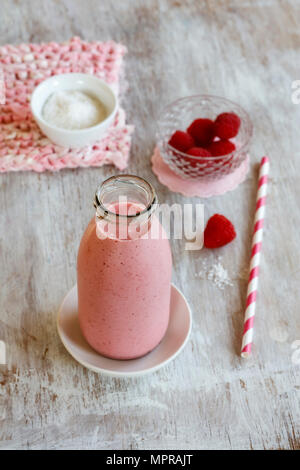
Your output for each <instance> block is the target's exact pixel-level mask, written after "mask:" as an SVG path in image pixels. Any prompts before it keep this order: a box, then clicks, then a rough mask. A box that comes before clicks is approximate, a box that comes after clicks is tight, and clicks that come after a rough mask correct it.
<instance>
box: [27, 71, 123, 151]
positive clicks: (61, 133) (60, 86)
mask: <svg viewBox="0 0 300 470" xmlns="http://www.w3.org/2000/svg"><path fill="white" fill-rule="evenodd" d="M75 91H77V92H80V93H69V92H75ZM79 95H80V96H79ZM84 95H85V96H86V97H87V99H86V103H87V106H89V107H90V108H91V105H92V103H95V106H96V104H97V105H99V106H101V108H102V109H105V114H103V115H101V118H100V117H99V122H96V123H95V122H94V121H92V125H90V126H88V127H81V126H80V115H81V113H82V111H83V110H84V109H85V108H84V106H85V101H84V99H82V97H84ZM56 96H60V98H61V97H65V98H66V99H65V100H64V99H58V100H53V97H54V98H55V97H56ZM76 97H77V99H78V98H80V97H81V101H78V106H76ZM49 100H53V101H55V103H56V106H57V108H55V107H52V109H51V110H52V115H53V109H54V110H55V109H57V113H58V114H59V116H58V119H57V121H56V120H55V116H54V119H52V120H49V119H48V120H47V119H46V116H49V113H45V105H46V104H47V103H48V102H49ZM68 100H69V101H68ZM71 100H72V101H71ZM30 106H31V111H32V114H33V117H34V119H35V121H36V123H37V124H38V126H39V128H40V129H41V131H42V132H43V133H44V134H45V135H46V136H47V137H48V138H49V139H50V140H51V141H52V142H53V143H55V144H57V145H61V146H63V147H70V148H78V147H84V146H85V145H89V144H92V143H94V142H96V141H98V140H101V139H102V138H103V137H104V136H105V134H106V131H107V129H108V128H109V126H110V125H111V124H112V122H113V120H114V118H115V115H116V112H117V109H118V99H117V96H116V94H115V92H114V91H113V89H112V88H111V87H110V86H109V85H108V84H107V83H106V82H104V81H103V80H101V79H100V78H98V77H95V76H94V75H88V74H84V73H66V74H61V75H53V76H52V77H50V78H47V79H46V80H44V81H42V82H41V83H40V84H39V85H38V86H37V87H36V88H35V90H34V91H33V93H32V95H31V101H30ZM87 111H89V108H88V107H87ZM64 112H65V113H66V116H65V122H66V126H64V124H61V125H60V124H59V125H58V124H57V123H63V122H64V119H63V113H64ZM70 113H72V114H70ZM76 113H77V114H76ZM82 114H83V113H82ZM95 115H96V116H97V114H95V112H94V114H92V116H93V117H94V116H95ZM99 116H100V114H99ZM52 117H53V116H52ZM84 117H85V121H84V122H85V123H87V122H88V120H87V117H88V114H87V113H86V114H85V115H84ZM68 118H69V119H68ZM71 118H72V119H71ZM70 121H72V123H73V122H74V123H76V124H79V126H77V128H67V126H68V124H69V123H70ZM69 127H70V126H69Z"/></svg>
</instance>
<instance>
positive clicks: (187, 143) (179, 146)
mask: <svg viewBox="0 0 300 470" xmlns="http://www.w3.org/2000/svg"><path fill="white" fill-rule="evenodd" d="M168 144H169V145H171V146H172V147H174V148H175V149H176V150H179V152H186V151H187V150H188V149H190V148H191V147H193V146H194V145H195V142H194V139H193V137H192V136H190V134H188V133H187V132H183V131H175V132H174V134H173V135H172V137H171V138H170V140H169V142H168Z"/></svg>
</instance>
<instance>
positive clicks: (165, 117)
mask: <svg viewBox="0 0 300 470" xmlns="http://www.w3.org/2000/svg"><path fill="white" fill-rule="evenodd" d="M225 112H227V113H228V112H233V113H235V114H237V115H238V116H239V117H240V119H241V125H240V129H239V132H238V134H237V136H236V137H235V138H234V139H231V140H232V141H233V142H234V144H235V146H236V149H235V151H234V152H232V153H230V154H227V155H224V156H218V157H200V158H199V157H194V156H191V155H188V154H186V153H184V152H180V151H179V150H176V149H175V148H174V147H172V146H171V145H169V144H168V142H169V140H170V137H171V136H172V134H173V133H174V132H175V131H176V130H182V131H185V130H186V129H187V127H188V126H189V125H190V124H191V123H192V122H193V121H194V120H195V119H198V118H209V119H212V120H215V119H216V117H217V116H218V114H220V113H225ZM252 132H253V126H252V122H251V120H250V117H249V115H248V114H247V112H246V111H245V110H244V109H243V108H242V107H241V106H239V105H238V104H236V103H234V102H233V101H229V100H227V99H225V98H220V97H218V96H212V95H194V96H187V97H185V98H180V99H178V100H176V101H174V102H173V103H171V104H169V105H168V106H167V107H166V108H164V110H163V111H162V113H161V115H160V118H159V120H158V122H157V132H156V140H157V145H158V147H159V150H160V153H161V156H162V158H163V160H164V161H165V163H166V164H167V165H168V166H169V167H170V168H171V169H172V170H173V171H174V172H175V173H177V174H178V175H179V176H180V177H181V178H184V179H199V178H204V179H219V178H222V176H225V175H228V174H229V173H232V172H233V171H234V170H235V169H237V168H238V167H239V166H240V165H241V163H242V162H243V161H244V160H245V159H246V157H247V153H248V149H249V144H250V140H251V137H252Z"/></svg>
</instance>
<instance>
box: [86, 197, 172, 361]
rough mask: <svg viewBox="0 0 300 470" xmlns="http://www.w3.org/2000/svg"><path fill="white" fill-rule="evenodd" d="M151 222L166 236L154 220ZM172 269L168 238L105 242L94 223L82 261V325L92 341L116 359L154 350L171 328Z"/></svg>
mask: <svg viewBox="0 0 300 470" xmlns="http://www.w3.org/2000/svg"><path fill="white" fill-rule="evenodd" d="M130 211H132V206H131V209H130ZM123 212H124V210H123ZM151 223H152V228H153V227H154V229H155V227H156V228H157V229H160V231H159V230H154V232H155V233H158V232H160V233H161V234H162V233H164V232H163V229H162V228H161V226H160V223H159V221H158V219H157V218H156V217H155V216H153V217H152V222H151ZM171 271H172V257H171V250H170V245H169V241H168V240H167V239H162V237H160V238H159V239H145V238H137V239H133V240H130V239H127V240H115V239H111V238H106V239H100V238H98V236H97V233H96V223H95V220H94V219H92V220H91V222H90V223H89V225H88V227H87V229H86V231H85V233H84V235H83V238H82V240H81V243H80V247H79V252H78V260H77V282H78V313H79V322H80V327H81V330H82V332H83V335H84V336H85V338H86V340H87V341H88V343H89V344H90V345H91V346H92V347H93V348H94V349H95V350H96V351H98V352H99V353H101V354H103V355H105V356H107V357H112V358H115V359H132V358H136V357H140V356H143V355H144V354H146V353H148V352H149V351H151V350H152V349H153V348H155V346H157V344H158V343H159V342H160V341H161V340H162V338H163V336H164V334H165V332H166V329H167V326H168V321H169V308H170V292H171Z"/></svg>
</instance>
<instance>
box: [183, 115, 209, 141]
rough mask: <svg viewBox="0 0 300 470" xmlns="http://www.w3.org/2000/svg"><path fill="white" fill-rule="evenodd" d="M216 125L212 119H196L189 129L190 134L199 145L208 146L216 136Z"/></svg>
mask: <svg viewBox="0 0 300 470" xmlns="http://www.w3.org/2000/svg"><path fill="white" fill-rule="evenodd" d="M214 126H215V124H214V122H213V121H212V120H211V119H195V121H193V122H192V124H191V125H190V126H189V127H188V129H187V131H188V133H189V134H190V135H191V136H192V137H193V138H194V139H195V141H196V142H197V144H199V145H200V146H201V145H207V144H209V143H210V142H212V140H213V138H214V135H215V128H214Z"/></svg>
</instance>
